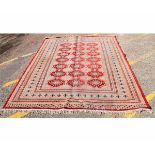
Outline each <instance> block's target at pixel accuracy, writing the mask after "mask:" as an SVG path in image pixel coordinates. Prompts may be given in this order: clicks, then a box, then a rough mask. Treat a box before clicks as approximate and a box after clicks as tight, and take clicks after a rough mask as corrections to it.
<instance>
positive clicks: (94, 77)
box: [87, 43, 105, 88]
mask: <svg viewBox="0 0 155 155" xmlns="http://www.w3.org/2000/svg"><path fill="white" fill-rule="evenodd" d="M97 46H98V44H97V43H94V44H93V43H92V44H91V45H89V52H88V55H89V58H88V61H89V62H90V64H89V67H88V68H90V69H91V70H90V71H89V72H88V73H87V75H88V76H90V77H91V80H88V84H89V85H91V86H92V87H94V88H95V87H98V88H101V87H103V86H104V85H105V82H104V80H101V77H103V76H104V73H103V72H101V71H100V69H101V68H102V67H103V66H102V65H101V58H100V57H99V56H100V53H99V52H98V48H97Z"/></svg>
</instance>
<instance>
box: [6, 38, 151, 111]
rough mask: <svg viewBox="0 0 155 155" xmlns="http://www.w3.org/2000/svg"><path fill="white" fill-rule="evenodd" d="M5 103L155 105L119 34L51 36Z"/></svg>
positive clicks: (129, 107) (111, 107)
mask: <svg viewBox="0 0 155 155" xmlns="http://www.w3.org/2000/svg"><path fill="white" fill-rule="evenodd" d="M3 108H4V109H51V110H57V109H68V110H78V109H79V110H81V109H83V110H84V109H86V110H103V111H104V110H105V111H106V110H109V111H125V110H134V109H150V106H149V104H148V103H147V101H146V99H145V96H144V94H143V92H142V89H141V88H140V85H139V83H138V81H137V79H136V77H135V75H134V73H133V71H132V70H131V67H130V65H129V63H128V61H127V59H126V57H125V54H124V52H123V50H122V48H121V46H120V45H119V43H118V41H117V38H116V37H115V36H107V35H105V36H67V37H62V38H54V37H53V38H46V39H45V40H44V41H43V43H42V45H41V47H40V48H39V49H38V51H37V52H36V53H35V54H34V56H33V58H32V59H31V61H30V62H29V64H28V66H27V67H26V69H25V71H24V72H23V74H22V76H21V78H20V80H19V81H18V83H17V85H16V86H15V88H14V89H13V91H12V93H11V94H10V96H9V97H8V99H7V101H6V103H5V104H4V106H3Z"/></svg>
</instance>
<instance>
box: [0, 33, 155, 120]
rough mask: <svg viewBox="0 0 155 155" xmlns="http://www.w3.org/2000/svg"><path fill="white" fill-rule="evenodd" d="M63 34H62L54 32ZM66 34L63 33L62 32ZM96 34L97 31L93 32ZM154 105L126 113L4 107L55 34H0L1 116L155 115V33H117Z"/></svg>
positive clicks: (151, 103)
mask: <svg viewBox="0 0 155 155" xmlns="http://www.w3.org/2000/svg"><path fill="white" fill-rule="evenodd" d="M53 35H56V36H61V34H53ZM62 35H63V34H62ZM93 35H97V34H93ZM116 35H117V38H118V40H119V42H120V45H121V46H122V48H123V50H124V52H125V54H126V56H127V59H128V61H129V63H130V64H131V67H132V69H133V71H134V73H135V75H136V77H137V79H138V81H139V83H140V85H141V87H142V89H143V92H144V94H145V95H146V98H147V100H148V101H149V104H150V106H151V107H152V112H148V111H132V112H129V111H127V112H123V113H101V112H93V113H92V112H85V111H81V112H79V113H76V112H75V113H68V112H63V111H60V112H56V113H52V112H51V111H39V110H38V111H29V112H22V111H14V110H2V109H1V107H2V105H3V104H4V102H5V100H6V98H7V96H8V95H9V94H10V92H11V90H12V89H13V86H14V85H15V83H16V82H17V80H18V78H19V76H20V75H21V73H22V71H23V70H24V68H25V67H26V65H27V64H28V61H29V60H30V58H31V56H32V54H33V53H34V52H35V51H36V50H37V49H38V47H39V46H40V44H41V42H42V41H43V39H44V38H45V37H48V36H52V34H0V117H129V118H132V117H140V118H141V117H144V118H146V117H155V34H116Z"/></svg>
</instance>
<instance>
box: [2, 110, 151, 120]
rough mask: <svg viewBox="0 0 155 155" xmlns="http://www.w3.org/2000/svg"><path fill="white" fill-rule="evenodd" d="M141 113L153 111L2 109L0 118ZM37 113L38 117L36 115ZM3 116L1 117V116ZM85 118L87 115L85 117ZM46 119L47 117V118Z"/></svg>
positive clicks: (118, 115) (120, 115)
mask: <svg viewBox="0 0 155 155" xmlns="http://www.w3.org/2000/svg"><path fill="white" fill-rule="evenodd" d="M143 111H146V112H148V113H152V112H153V111H152V110H151V109H135V110H127V111H108V110H85V109H80V110H68V109H60V110H50V109H39V110H36V109H35V110H34V109H4V110H3V109H2V110H0V114H1V116H3V115H5V114H8V113H9V114H10V113H11V114H13V113H16V112H28V113H29V114H28V115H32V116H33V114H35V117H37V116H38V118H39V117H40V116H42V115H48V116H49V115H50V116H52V117H54V116H59V117H61V116H62V117H63V116H64V115H66V116H67V115H80V114H83V113H85V114H91V115H92V116H93V115H97V116H104V115H105V114H109V115H116V117H122V116H123V115H126V114H128V113H135V112H136V113H137V114H138V113H139V114H140V113H141V112H143ZM37 113H38V115H37ZM2 114H3V115H2ZM72 117H74V116H72ZM81 117H83V115H81ZM86 117H87V115H86ZM47 118H48V117H47Z"/></svg>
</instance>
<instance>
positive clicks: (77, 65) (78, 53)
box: [48, 43, 105, 88]
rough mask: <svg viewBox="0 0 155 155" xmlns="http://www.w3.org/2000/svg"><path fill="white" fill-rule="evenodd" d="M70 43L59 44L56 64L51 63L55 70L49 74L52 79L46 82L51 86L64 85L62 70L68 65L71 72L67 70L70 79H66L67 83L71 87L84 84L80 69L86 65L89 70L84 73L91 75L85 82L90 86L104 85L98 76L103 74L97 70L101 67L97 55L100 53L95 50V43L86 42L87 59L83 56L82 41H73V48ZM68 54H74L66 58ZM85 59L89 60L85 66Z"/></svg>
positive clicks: (63, 72)
mask: <svg viewBox="0 0 155 155" xmlns="http://www.w3.org/2000/svg"><path fill="white" fill-rule="evenodd" d="M71 45H72V44H71V43H64V44H61V48H60V49H59V52H58V53H57V56H58V57H57V58H56V61H57V64H55V65H53V68H55V71H54V72H52V73H51V76H52V77H54V79H52V80H50V81H49V82H48V84H49V85H51V86H53V87H59V86H62V85H65V84H66V83H65V80H63V79H62V77H64V76H66V75H67V73H66V72H65V71H64V69H65V68H67V67H70V68H71V72H69V73H68V75H69V76H70V77H71V79H70V80H67V84H68V85H70V86H71V87H80V86H82V85H84V84H85V80H84V79H83V77H84V76H85V73H84V72H83V71H82V69H83V68H84V67H88V68H89V69H90V71H89V72H88V73H86V75H87V76H89V77H91V80H88V81H87V84H88V85H89V86H91V87H98V88H100V87H102V86H104V85H105V82H104V81H103V80H101V79H99V77H101V76H103V75H104V74H103V72H101V71H99V69H100V68H102V65H101V64H99V62H100V58H98V57H97V56H99V55H100V53H99V52H97V50H98V48H97V44H96V43H87V46H88V48H87V50H88V53H87V55H88V56H89V57H88V58H87V59H85V57H84V56H85V53H84V50H85V48H84V45H85V44H84V43H74V47H73V48H71ZM71 49H73V50H74V52H71ZM70 54H72V55H73V56H74V57H72V58H71V59H69V58H68V56H69V55H70ZM85 60H86V61H87V62H89V64H88V65H87V66H85V63H84V62H85ZM68 61H72V64H70V65H67V62H68ZM83 63H84V64H83Z"/></svg>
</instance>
